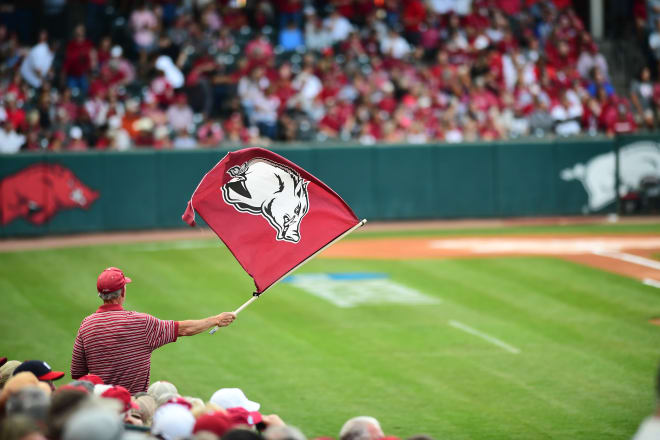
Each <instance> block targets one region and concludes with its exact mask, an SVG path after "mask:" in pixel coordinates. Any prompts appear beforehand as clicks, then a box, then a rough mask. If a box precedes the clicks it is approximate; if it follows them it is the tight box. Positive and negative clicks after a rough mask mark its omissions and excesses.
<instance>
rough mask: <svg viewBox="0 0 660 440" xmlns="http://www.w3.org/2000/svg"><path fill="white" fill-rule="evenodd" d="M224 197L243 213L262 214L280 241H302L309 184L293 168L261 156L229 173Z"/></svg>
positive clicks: (234, 168)
mask: <svg viewBox="0 0 660 440" xmlns="http://www.w3.org/2000/svg"><path fill="white" fill-rule="evenodd" d="M227 173H229V175H230V176H231V180H229V182H227V183H225V184H224V185H222V197H223V199H224V200H225V202H227V203H229V204H231V205H233V206H234V208H236V209H237V210H238V211H240V212H248V213H250V214H254V215H260V216H262V217H264V218H265V219H266V220H268V223H270V225H271V226H272V227H273V229H275V231H277V236H276V237H275V238H276V239H277V240H286V241H290V242H292V243H297V242H298V241H300V222H301V221H302V219H303V217H304V216H305V214H307V211H309V195H308V194H307V185H308V184H309V182H308V181H306V180H304V179H302V178H301V177H300V175H299V174H298V173H297V172H295V171H294V170H293V169H291V168H289V167H287V166H284V165H282V164H279V163H277V162H273V161H270V160H268V159H264V158H261V157H258V158H255V159H250V160H249V161H247V162H245V163H243V164H241V165H240V166H234V167H231V168H230V169H229V171H227Z"/></svg>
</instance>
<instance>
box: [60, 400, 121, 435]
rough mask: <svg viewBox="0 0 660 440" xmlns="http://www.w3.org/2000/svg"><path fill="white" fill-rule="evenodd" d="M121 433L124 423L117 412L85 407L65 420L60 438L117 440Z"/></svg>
mask: <svg viewBox="0 0 660 440" xmlns="http://www.w3.org/2000/svg"><path fill="white" fill-rule="evenodd" d="M123 434H124V425H123V423H122V420H121V418H120V417H119V415H118V414H117V413H114V412H112V411H110V410H107V409H102V408H86V409H82V410H80V411H78V412H77V413H76V414H75V415H74V416H73V417H71V419H70V420H69V421H68V422H67V424H66V426H65V427H64V435H63V436H62V440H119V439H121V437H122V435H123Z"/></svg>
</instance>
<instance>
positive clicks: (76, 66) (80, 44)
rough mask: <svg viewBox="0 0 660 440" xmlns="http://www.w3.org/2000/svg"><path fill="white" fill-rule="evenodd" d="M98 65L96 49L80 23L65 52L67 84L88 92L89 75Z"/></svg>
mask: <svg viewBox="0 0 660 440" xmlns="http://www.w3.org/2000/svg"><path fill="white" fill-rule="evenodd" d="M95 66H96V50H95V49H94V45H93V44H92V43H91V42H90V41H89V40H88V39H87V38H85V26H83V25H82V24H79V25H78V26H76V27H75V29H74V30H73V39H72V40H71V41H69V44H67V46H66V52H65V53H64V65H63V66H62V68H63V70H64V73H65V74H66V83H67V86H68V87H70V88H72V89H78V90H80V91H81V92H82V93H83V94H86V93H87V89H88V88H89V81H88V79H87V75H88V74H89V72H90V71H91V70H92V68H94V67H95Z"/></svg>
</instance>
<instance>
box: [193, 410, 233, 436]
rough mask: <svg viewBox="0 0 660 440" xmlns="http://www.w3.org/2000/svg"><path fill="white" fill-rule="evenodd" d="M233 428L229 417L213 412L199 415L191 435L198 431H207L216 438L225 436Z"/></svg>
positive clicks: (219, 412)
mask: <svg viewBox="0 0 660 440" xmlns="http://www.w3.org/2000/svg"><path fill="white" fill-rule="evenodd" d="M233 426H234V423H232V421H231V420H230V418H229V415H228V414H227V413H225V412H224V411H215V412H212V413H208V414H203V415H201V416H200V417H199V418H198V419H197V421H196V422H195V427H194V428H193V434H196V433H198V432H199V431H209V432H212V433H213V434H215V435H217V436H218V437H222V436H223V435H225V433H226V432H227V431H229V430H230V429H231V428H232V427H233Z"/></svg>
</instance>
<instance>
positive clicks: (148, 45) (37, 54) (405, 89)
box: [0, 0, 660, 153]
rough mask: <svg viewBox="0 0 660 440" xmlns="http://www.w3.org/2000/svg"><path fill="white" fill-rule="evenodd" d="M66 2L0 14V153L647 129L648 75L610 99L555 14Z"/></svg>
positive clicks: (565, 16)
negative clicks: (0, 98) (0, 96)
mask: <svg viewBox="0 0 660 440" xmlns="http://www.w3.org/2000/svg"><path fill="white" fill-rule="evenodd" d="M73 3H74V2H59V1H46V2H45V4H46V5H47V6H46V7H45V8H43V10H39V8H36V9H34V10H32V9H30V8H21V7H19V6H14V7H13V8H12V7H10V8H6V9H7V10H6V11H5V12H3V13H1V14H0V90H1V95H2V103H1V106H0V121H1V127H0V152H4V153H13V152H18V151H31V150H44V149H46V150H52V151H58V150H86V149H90V148H94V149H118V150H126V149H130V148H136V147H137V148H141V147H148V148H178V149H187V148H196V147H198V146H199V147H211V146H218V145H229V146H231V145H238V144H241V145H246V144H259V145H267V144H269V143H271V142H273V141H285V142H295V141H325V140H340V141H352V142H354V143H355V142H359V143H362V144H373V143H377V142H384V143H408V144H418V143H426V142H464V141H465V142H469V141H477V140H485V141H488V140H496V139H512V138H520V137H525V136H535V137H544V136H551V135H557V136H573V135H579V134H590V135H594V134H597V133H606V134H608V135H616V134H620V133H632V132H635V131H637V130H639V129H649V130H651V129H654V128H655V126H656V123H657V117H656V108H657V106H658V103H659V102H660V84H659V83H656V82H655V81H654V78H653V75H652V74H653V73H655V71H656V70H657V69H656V68H655V66H654V65H653V62H651V63H650V64H651V69H648V70H645V71H644V72H642V73H641V74H640V75H639V77H638V78H637V79H636V80H635V81H633V82H632V84H630V85H629V87H630V90H627V89H626V90H618V92H615V89H614V87H613V85H612V83H611V80H610V70H611V68H610V66H608V63H607V61H606V59H605V57H604V56H603V55H602V54H601V53H600V52H599V49H598V47H597V45H596V44H595V43H594V41H593V39H592V37H591V35H590V34H589V33H588V32H587V31H586V30H585V25H584V23H583V22H582V21H581V19H580V18H579V16H578V15H577V14H576V12H575V11H574V9H573V8H572V6H571V4H572V1H571V0H525V1H519V0H429V1H426V2H424V1H422V0H410V1H406V2H399V1H396V0H354V1H351V0H335V1H333V2H315V1H303V0H271V1H266V0H258V1H254V2H247V3H246V2H241V1H238V0H231V1H220V2H212V1H205V0H199V1H195V2H177V1H172V0H162V1H159V2H153V3H152V2H117V4H115V2H113V1H109V0H93V1H92V0H90V1H89V2H87V3H75V4H73ZM651 3H653V2H651ZM645 6H646V5H645V4H644V2H640V1H637V2H635V8H636V9H635V11H636V12H635V13H636V14H637V16H638V17H640V18H639V20H641V22H642V26H643V25H644V24H646V23H648V26H652V27H650V28H649V30H648V39H646V40H644V41H645V44H648V50H649V54H650V55H649V58H650V59H652V58H653V57H656V58H657V56H658V55H657V54H658V47H660V43H658V42H659V41H660V36H658V31H657V29H658V28H657V24H656V22H655V21H654V17H655V15H654V14H656V12H655V9H653V6H652V5H651V6H649V13H648V20H644V14H646V8H645ZM19 24H20V26H19ZM42 29H43V31H42ZM69 32H70V35H68V33H69ZM650 61H651V60H650ZM654 62H656V63H657V61H654ZM628 96H629V97H630V99H628Z"/></svg>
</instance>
